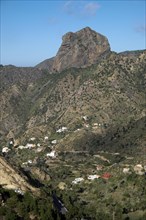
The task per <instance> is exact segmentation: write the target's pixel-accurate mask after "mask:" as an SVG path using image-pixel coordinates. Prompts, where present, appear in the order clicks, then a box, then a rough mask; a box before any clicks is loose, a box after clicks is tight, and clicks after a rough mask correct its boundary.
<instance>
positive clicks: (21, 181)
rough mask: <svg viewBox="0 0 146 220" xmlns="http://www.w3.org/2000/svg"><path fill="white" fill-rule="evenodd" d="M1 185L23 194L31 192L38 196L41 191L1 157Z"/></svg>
mask: <svg viewBox="0 0 146 220" xmlns="http://www.w3.org/2000/svg"><path fill="white" fill-rule="evenodd" d="M0 185H1V186H2V187H4V188H6V189H13V190H21V191H22V192H26V191H31V192H33V193H36V194H38V193H39V190H38V189H37V188H34V187H33V186H31V185H30V184H29V183H27V181H26V180H25V178H24V177H23V176H22V175H20V174H18V172H17V171H16V170H15V169H14V168H13V167H12V166H11V165H10V164H8V162H7V161H6V160H5V159H4V158H2V157H0Z"/></svg>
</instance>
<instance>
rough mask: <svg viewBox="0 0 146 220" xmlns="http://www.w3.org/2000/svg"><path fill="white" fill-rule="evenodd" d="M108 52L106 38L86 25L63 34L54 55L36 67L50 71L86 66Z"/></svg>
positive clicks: (108, 47)
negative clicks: (76, 30) (78, 29)
mask: <svg viewBox="0 0 146 220" xmlns="http://www.w3.org/2000/svg"><path fill="white" fill-rule="evenodd" d="M109 52H110V45H109V42H108V39H107V38H106V37H105V36H103V35H101V34H99V33H97V32H95V31H93V30H92V29H91V28H89V27H86V28H83V29H82V30H80V31H78V32H76V33H73V32H69V33H67V34H65V35H64V36H63V38H62V44H61V47H60V48H59V50H58V52H57V54H56V56H55V57H54V58H52V59H49V60H46V61H44V62H42V63H40V64H38V65H37V66H36V67H38V68H41V69H43V68H44V69H48V70H49V71H50V72H61V71H62V70H64V69H67V68H70V67H77V68H80V67H87V66H90V65H92V64H94V63H96V62H97V61H98V60H99V58H100V57H102V56H104V55H106V54H107V53H109Z"/></svg>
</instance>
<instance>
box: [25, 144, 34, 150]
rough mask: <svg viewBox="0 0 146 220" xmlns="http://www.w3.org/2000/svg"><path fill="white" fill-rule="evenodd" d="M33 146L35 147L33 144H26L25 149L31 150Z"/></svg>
mask: <svg viewBox="0 0 146 220" xmlns="http://www.w3.org/2000/svg"><path fill="white" fill-rule="evenodd" d="M35 146H36V145H35V144H30V143H27V144H26V146H25V147H26V148H29V149H31V148H33V147H35Z"/></svg>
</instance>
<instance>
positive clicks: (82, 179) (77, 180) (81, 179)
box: [72, 177, 84, 184]
mask: <svg viewBox="0 0 146 220" xmlns="http://www.w3.org/2000/svg"><path fill="white" fill-rule="evenodd" d="M82 181H84V178H82V177H78V178H75V180H73V181H72V183H73V184H77V183H80V182H82Z"/></svg>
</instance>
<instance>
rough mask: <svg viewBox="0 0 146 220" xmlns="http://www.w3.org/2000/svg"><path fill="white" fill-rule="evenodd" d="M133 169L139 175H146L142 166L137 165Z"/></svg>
mask: <svg viewBox="0 0 146 220" xmlns="http://www.w3.org/2000/svg"><path fill="white" fill-rule="evenodd" d="M133 169H134V171H135V173H136V174H138V175H143V174H144V172H143V166H142V165H141V164H137V165H135V166H134V168H133Z"/></svg>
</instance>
